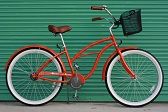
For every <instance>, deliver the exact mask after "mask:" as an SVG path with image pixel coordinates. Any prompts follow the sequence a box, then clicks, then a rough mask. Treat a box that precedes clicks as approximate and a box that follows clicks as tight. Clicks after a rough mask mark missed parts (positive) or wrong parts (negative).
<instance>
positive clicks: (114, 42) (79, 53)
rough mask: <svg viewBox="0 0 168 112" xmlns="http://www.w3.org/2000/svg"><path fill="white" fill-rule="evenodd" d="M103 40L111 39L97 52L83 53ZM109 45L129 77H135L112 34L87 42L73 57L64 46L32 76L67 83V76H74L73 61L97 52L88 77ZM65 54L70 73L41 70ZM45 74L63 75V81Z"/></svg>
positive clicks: (86, 77)
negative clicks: (46, 76) (47, 76)
mask: <svg viewBox="0 0 168 112" xmlns="http://www.w3.org/2000/svg"><path fill="white" fill-rule="evenodd" d="M105 41H112V42H110V43H109V44H107V45H106V46H105V47H103V48H102V49H101V50H100V51H99V52H90V53H88V54H84V52H85V51H87V50H88V49H89V48H91V47H93V46H95V45H98V44H101V43H103V42H105ZM111 46H114V48H115V49H116V52H117V54H118V55H119V56H120V61H121V63H122V65H123V67H124V69H125V70H126V71H127V73H128V74H129V75H130V77H131V78H135V74H134V72H133V71H132V70H131V69H130V68H129V66H128V65H127V63H126V62H125V60H124V57H123V56H122V53H121V50H120V49H119V47H118V45H117V43H116V40H115V37H114V36H113V35H112V36H110V37H107V38H103V39H101V40H98V41H96V42H93V43H91V44H89V45H88V46H86V47H84V48H83V49H82V50H80V51H79V52H78V53H77V54H76V55H75V56H74V57H73V58H70V56H69V53H68V50H67V48H66V47H64V50H63V51H62V52H60V53H58V54H55V56H53V57H52V58H50V59H48V60H47V61H46V62H44V63H43V64H42V65H41V67H40V68H39V69H38V70H37V72H36V74H35V75H34V77H38V78H40V79H42V80H46V81H51V82H62V83H67V82H68V81H67V80H66V79H67V77H70V78H72V77H73V76H75V71H74V68H73V65H72V64H73V62H74V61H75V60H76V59H78V58H80V57H83V56H87V55H92V54H97V57H96V60H95V62H94V64H93V67H92V69H91V71H90V72H89V73H88V74H87V75H86V76H85V77H84V79H85V80H87V79H89V78H90V77H91V76H92V74H93V73H94V71H95V70H96V67H97V65H98V62H99V60H100V57H101V56H102V54H103V53H104V52H105V51H106V50H107V49H108V48H110V47H111ZM63 54H65V55H66V58H67V60H68V63H69V67H70V69H71V72H70V73H67V72H66V71H64V72H63V73H55V72H48V71H43V69H44V68H45V67H46V66H47V65H48V64H49V63H50V62H52V60H53V59H55V58H57V57H60V55H63ZM45 75H55V76H60V77H64V81H58V80H51V79H48V78H44V77H43V76H45Z"/></svg>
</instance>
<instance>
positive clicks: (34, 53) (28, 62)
mask: <svg viewBox="0 0 168 112" xmlns="http://www.w3.org/2000/svg"><path fill="white" fill-rule="evenodd" d="M52 57H53V54H52V53H50V51H47V50H42V49H38V48H37V49H27V50H25V51H22V52H20V53H19V54H18V55H16V57H14V59H13V60H12V61H11V63H10V65H9V68H8V71H7V85H8V88H9V90H10V92H11V93H12V95H13V96H14V97H15V98H16V99H17V100H19V101H20V102H22V103H24V104H27V105H42V104H45V103H47V102H49V101H50V100H52V99H53V98H54V96H56V95H57V94H58V93H59V91H60V90H61V86H62V83H51V82H47V81H44V80H40V79H37V80H36V79H34V78H32V74H33V73H35V72H36V71H37V70H38V68H39V67H40V66H41V65H42V64H43V63H44V62H45V61H46V60H48V59H50V58H52ZM44 71H52V72H62V69H61V65H60V64H59V62H58V60H57V59H54V60H53V61H52V62H51V63H50V64H49V65H48V66H47V67H46V68H45V69H44ZM45 77H46V78H50V79H54V80H60V81H61V80H62V77H56V76H45Z"/></svg>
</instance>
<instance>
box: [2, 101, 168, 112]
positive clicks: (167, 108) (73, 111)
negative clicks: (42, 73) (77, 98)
mask: <svg viewBox="0 0 168 112" xmlns="http://www.w3.org/2000/svg"><path fill="white" fill-rule="evenodd" d="M0 112H168V103H151V104H149V105H147V106H145V107H140V108H129V107H124V106H122V105H120V104H118V103H90V102H89V103H74V102H71V103H69V104H67V103H66V102H50V103H48V104H46V105H43V106H35V107H34V106H25V105H23V104H21V103H19V102H0Z"/></svg>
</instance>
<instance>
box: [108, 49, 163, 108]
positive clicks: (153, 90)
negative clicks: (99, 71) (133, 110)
mask: <svg viewBox="0 0 168 112" xmlns="http://www.w3.org/2000/svg"><path fill="white" fill-rule="evenodd" d="M122 55H123V56H124V59H125V61H126V62H127V64H128V66H129V67H130V68H131V69H132V70H133V72H134V73H135V74H136V78H135V79H131V77H130V76H129V74H128V73H127V72H126V71H125V69H124V68H123V67H122V64H121V62H120V57H119V55H117V56H116V57H114V58H113V59H112V60H111V62H110V63H109V66H108V68H107V74H106V86H107V88H108V91H109V93H110V94H111V95H112V96H113V98H114V99H115V100H117V101H118V102H119V103H121V104H123V105H125V106H131V107H140V106H144V105H146V104H148V103H150V102H152V101H153V100H154V99H155V98H156V97H157V96H158V94H159V93H160V91H161V88H162V85H163V72H162V69H161V66H160V64H159V62H158V61H157V60H156V58H155V57H153V56H152V55H151V54H149V53H148V52H146V51H143V50H127V51H124V52H122Z"/></svg>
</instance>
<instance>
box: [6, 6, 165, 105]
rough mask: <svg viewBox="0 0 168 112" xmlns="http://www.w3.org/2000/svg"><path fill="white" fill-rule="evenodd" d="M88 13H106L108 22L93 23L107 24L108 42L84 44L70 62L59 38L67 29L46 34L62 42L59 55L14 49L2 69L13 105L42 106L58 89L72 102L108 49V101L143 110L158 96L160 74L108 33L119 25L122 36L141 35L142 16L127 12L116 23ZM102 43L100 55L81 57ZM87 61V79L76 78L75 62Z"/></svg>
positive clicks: (144, 55)
mask: <svg viewBox="0 0 168 112" xmlns="http://www.w3.org/2000/svg"><path fill="white" fill-rule="evenodd" d="M91 9H92V10H105V11H106V12H107V13H108V14H109V15H110V17H111V18H112V19H113V20H109V19H107V18H102V17H96V18H93V19H92V20H93V21H96V20H102V19H105V20H107V21H108V22H109V23H110V24H111V25H110V27H109V31H110V36H109V37H106V38H103V39H100V40H98V41H96V42H93V43H91V44H89V45H88V46H86V47H84V48H83V49H82V50H80V51H79V52H78V53H77V54H75V56H74V57H73V58H70V56H69V53H68V50H67V48H66V45H65V43H64V39H63V35H62V34H63V33H65V32H67V31H70V30H71V28H70V27H69V26H60V27H56V26H54V25H49V26H48V29H49V31H50V32H52V33H54V34H55V35H59V36H60V38H61V41H62V48H61V46H59V45H58V48H60V52H59V53H56V52H55V51H53V50H52V49H49V48H47V47H44V46H41V45H31V46H27V47H24V48H21V49H19V50H18V51H17V52H16V53H14V54H13V55H12V56H11V58H10V59H9V61H8V63H7V65H6V71H7V85H8V88H9V90H10V92H11V94H12V95H13V96H14V97H15V98H16V99H17V100H19V101H20V102H22V103H24V104H27V105H42V104H45V103H47V102H49V101H50V100H52V99H53V98H54V97H55V96H56V95H58V93H59V92H60V90H61V88H62V86H63V84H66V85H70V86H71V87H72V88H74V89H75V90H76V93H75V96H77V90H78V89H79V88H81V87H82V85H84V84H85V83H86V82H87V80H88V79H89V78H90V77H91V76H92V74H93V73H94V71H95V69H96V67H97V65H98V62H99V60H100V57H101V56H102V54H103V53H104V52H105V51H106V50H107V49H109V48H111V47H112V46H113V47H114V48H115V50H114V52H113V53H112V54H111V55H110V56H109V58H108V59H107V61H106V62H105V64H104V68H103V71H102V80H103V81H105V83H106V87H107V89H108V91H109V93H110V94H111V96H112V97H113V98H114V99H115V100H117V101H118V102H119V103H121V104H123V105H126V106H132V107H139V106H144V105H146V104H148V103H150V102H152V101H153V100H154V99H155V98H156V97H157V96H158V94H159V93H160V91H161V88H162V85H163V71H162V68H161V66H160V64H159V62H158V61H157V59H156V58H155V57H154V56H153V55H151V54H150V53H148V52H147V51H144V50H140V49H138V48H136V47H123V48H119V45H120V44H121V43H122V42H120V44H118V43H117V42H116V39H115V37H114V35H113V32H112V29H114V28H118V26H119V25H122V28H123V32H124V35H131V34H135V33H138V32H140V31H141V30H142V26H141V10H140V9H136V10H130V11H126V12H124V13H123V14H121V17H120V19H119V20H116V19H115V17H113V16H112V13H111V12H110V11H109V10H108V8H107V6H92V7H91ZM107 41H108V42H109V43H108V44H107V45H105V46H104V47H103V48H102V49H100V51H99V52H89V53H86V51H88V49H90V48H92V47H94V46H95V45H98V44H101V43H103V42H107ZM61 49H62V50H61ZM63 54H65V56H66V58H67V61H68V64H69V67H70V71H67V70H66V68H65V65H64V63H63V61H62V60H61V56H62V55H63ZM88 55H96V59H95V62H94V64H93V67H92V69H91V70H90V71H89V73H88V74H86V75H82V74H80V73H78V69H79V66H78V64H77V63H74V61H75V60H76V59H78V58H80V57H84V56H88Z"/></svg>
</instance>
